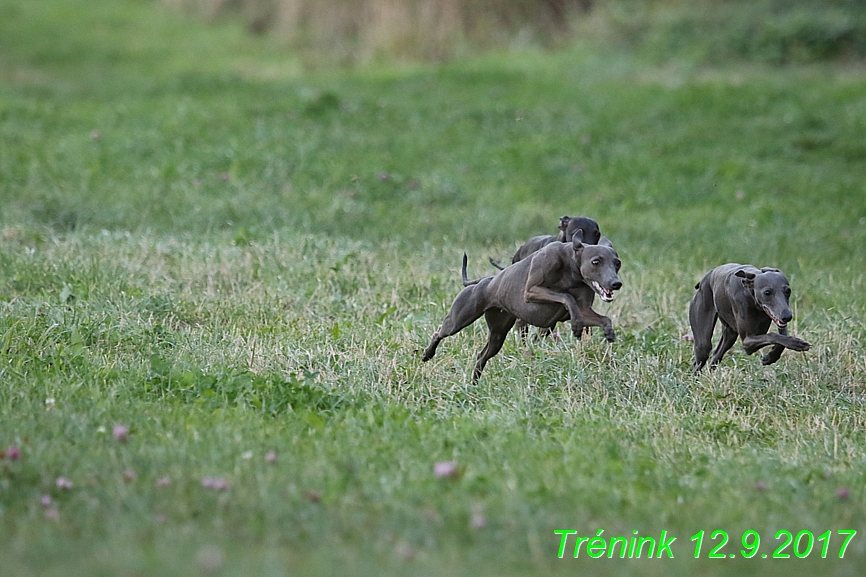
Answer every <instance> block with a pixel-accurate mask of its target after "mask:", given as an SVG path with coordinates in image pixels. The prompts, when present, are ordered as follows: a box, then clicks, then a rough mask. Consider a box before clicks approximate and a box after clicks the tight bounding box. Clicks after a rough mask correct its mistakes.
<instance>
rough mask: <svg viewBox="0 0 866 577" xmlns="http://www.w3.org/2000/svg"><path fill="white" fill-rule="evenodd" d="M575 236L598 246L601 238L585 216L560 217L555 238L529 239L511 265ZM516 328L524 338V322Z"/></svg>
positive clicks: (541, 332)
mask: <svg viewBox="0 0 866 577" xmlns="http://www.w3.org/2000/svg"><path fill="white" fill-rule="evenodd" d="M576 234H579V235H581V237H580V240H581V242H582V243H583V244H598V241H599V239H600V238H601V231H599V229H598V223H597V222H596V221H595V220H593V219H591V218H589V217H587V216H567V215H566V216H561V217H559V234H557V235H556V236H554V235H549V234H545V235H541V236H534V237H532V238H530V239H529V240H527V241H526V242H525V243H523V245H522V246H521V247H520V248H519V249H517V252H516V253H514V256H513V257H512V258H511V264H514V263H517V262H520V261H522V260H523V259H525V258H526V257H528V256H529V255H531V254H533V253H535V252H537V251H539V250H541V249H542V248H544V247H545V246H547V245H549V244H551V243H554V242H571V241H572V240H573V239H574V235H576ZM490 264H492V265H493V266H495V267H496V268H498V269H499V270H503V269H504V268H505V267H503V266H501V265H500V264H499V263H498V262H496V261H495V260H493V259H492V258H491V259H490ZM516 326H517V330H519V331H520V334H521V336H523V337H524V338H525V337H526V336H527V335H528V334H529V327H527V325H526V322H524V321H522V320H521V319H517V323H516ZM588 330H589V329H588V328H587V331H588ZM551 331H552V327H551V328H543V329H540V330H539V331H538V336H547V335H548V334H550V332H551Z"/></svg>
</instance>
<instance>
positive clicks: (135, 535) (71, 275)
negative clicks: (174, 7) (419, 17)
mask: <svg viewBox="0 0 866 577" xmlns="http://www.w3.org/2000/svg"><path fill="white" fill-rule="evenodd" d="M864 119H866V74H864V72H863V69H862V68H861V67H860V66H857V65H852V64H845V65H833V64H823V65H815V64H813V65H807V66H806V65H804V66H792V67H787V68H770V67H765V66H761V65H746V64H734V63H727V64H720V65H717V66H715V67H712V68H705V67H694V66H690V65H685V64H676V63H669V64H665V65H647V64H645V63H643V62H642V61H641V59H640V58H639V57H638V56H637V55H635V54H632V53H627V52H626V53H623V52H599V51H595V50H592V49H590V48H587V47H585V46H580V45H578V46H575V47H574V48H573V49H571V50H569V51H566V52H562V53H557V54H539V53H506V54H493V55H489V56H485V57H479V58H476V59H473V60H470V61H463V62H457V63H452V64H448V65H443V66H417V67H413V68H391V69H386V68H368V69H361V70H358V71H355V72H352V73H338V72H334V71H331V72H328V71H319V72H315V73H312V72H304V71H303V70H302V69H301V68H300V67H299V65H298V63H297V61H296V60H295V59H294V57H293V56H292V55H287V54H283V53H281V52H279V51H278V50H277V49H276V48H275V47H274V46H271V45H269V44H268V41H266V40H262V39H257V38H247V37H246V36H244V35H243V33H242V31H241V29H240V27H235V26H234V25H232V24H231V23H227V24H221V25H219V26H217V27H205V26H202V25H200V24H197V23H194V22H192V21H187V20H182V19H180V18H179V17H178V16H177V15H174V14H172V13H170V12H167V11H165V10H163V9H160V8H158V7H157V6H155V5H154V4H152V3H150V2H143V1H138V0H136V1H132V0H130V1H115V2H108V1H100V2H93V1H91V2H86V3H85V2H79V1H67V2H53V1H48V0H45V1H43V2H38V3H37V2H23V1H22V2H18V1H10V0H4V1H2V2H0V207H2V209H0V210H2V213H0V450H5V449H6V448H7V447H10V446H16V447H20V448H21V451H22V457H21V459H20V460H11V459H9V458H4V459H2V460H0V573H2V574H3V575H6V574H9V575H21V576H29V575H39V576H44V575H64V576H69V575H72V576H76V575H82V576H84V575H87V576H94V575H161V574H175V575H188V574H198V573H204V574H219V575H227V576H229V575H287V574H310V575H312V574H335V575H336V574H358V575H361V574H370V575H383V574H393V575H406V574H419V575H469V574H474V575H573V574H576V573H585V572H588V573H593V574H600V575H623V574H635V575H636V574H640V575H646V574H652V575H656V574H657V575H691V574H696V573H698V572H699V573H700V574H705V575H728V574H738V575H740V574H754V575H757V574H761V575H768V574H785V575H791V574H803V575H807V574H822V575H858V574H859V573H860V568H861V567H862V564H863V559H864V554H866V537H864V535H863V534H860V533H858V535H857V536H856V537H855V538H854V539H853V541H852V542H851V545H850V546H849V549H848V551H847V553H846V555H845V558H844V559H841V560H840V559H838V558H831V557H834V556H836V555H837V550H838V549H837V546H838V545H839V544H840V538H839V537H838V536H834V537H833V541H832V542H831V547H830V554H829V555H828V558H827V559H821V558H820V557H819V556H818V553H817V549H816V552H813V553H812V554H811V555H810V556H809V558H808V559H806V560H797V559H791V560H788V561H783V560H780V559H769V560H760V559H752V560H742V559H738V560H728V561H722V560H709V559H706V558H705V557H706V555H707V553H708V552H709V549H710V547H711V546H712V545H711V543H710V540H709V535H708V536H707V540H706V542H705V544H704V552H703V557H704V558H702V559H700V560H695V559H694V558H693V557H692V555H693V551H694V548H693V543H691V542H690V541H689V538H690V537H691V536H692V535H694V534H695V533H696V532H698V531H699V530H705V531H707V532H708V534H709V532H711V531H713V530H715V529H723V530H725V531H727V532H728V533H729V534H730V535H731V539H732V541H731V544H730V545H728V546H727V548H726V549H724V552H725V553H728V554H730V553H737V554H739V550H740V549H741V548H742V547H741V543H740V536H741V535H742V533H743V532H744V531H746V530H750V529H752V530H756V531H759V532H760V534H761V537H762V551H766V552H768V553H770V554H772V550H773V549H775V548H776V547H777V546H778V545H779V543H780V542H778V541H776V540H774V539H773V536H774V534H775V533H776V532H777V531H779V530H784V529H787V530H789V531H792V532H793V533H794V534H796V533H797V532H798V531H800V530H804V529H808V530H811V531H812V532H813V533H814V534H815V536H818V535H820V534H821V533H823V532H824V531H827V530H833V531H836V530H844V529H857V530H858V531H864V530H866V529H864V518H866V517H864V514H866V494H864V488H866V479H864V475H863V471H864V467H866V443H864V423H866V407H864V393H863V383H864V380H866V348H864V330H863V326H864V320H866V298H864V297H863V295H864V289H866V287H864V280H863V270H864V267H866V249H864V248H863V247H864V245H866V244H864V243H866V185H864V183H866V145H864V140H863V134H864V129H866V126H864V124H866V120H864ZM562 214H585V215H590V216H593V217H594V218H596V219H597V220H598V221H599V223H600V225H601V229H602V231H603V232H604V233H605V234H606V235H607V236H609V237H610V238H611V239H612V240H613V242H614V243H615V245H616V247H617V250H618V251H619V253H620V256H621V257H622V260H623V263H624V264H623V268H622V271H621V276H622V279H623V282H624V283H625V286H624V288H623V290H622V291H621V294H620V295H619V296H618V297H617V300H616V301H615V303H613V304H611V305H606V304H602V303H597V305H596V309H597V310H599V311H600V312H602V313H604V314H608V315H610V316H611V317H612V318H613V320H614V325H615V328H616V330H617V334H618V337H619V338H618V340H617V342H616V343H615V344H613V345H608V344H606V343H605V342H604V341H603V339H602V338H601V336H600V335H599V334H597V333H596V334H593V335H592V337H591V338H589V339H585V340H584V341H583V342H580V343H577V344H575V342H574V341H573V339H572V338H571V337H570V336H569V335H568V334H567V331H562V333H563V338H562V339H561V340H545V341H540V342H529V343H521V342H519V340H518V339H517V338H515V337H512V338H510V339H509V340H508V342H507V343H506V346H505V348H504V350H503V352H502V353H501V354H500V355H499V356H497V357H495V358H494V359H493V360H492V361H491V362H490V363H489V364H488V367H487V369H486V370H485V373H484V376H483V378H482V379H481V381H480V382H479V383H477V384H473V383H471V381H470V378H469V377H470V374H471V368H472V365H473V359H474V353H475V351H476V350H478V349H480V348H481V346H482V345H483V342H484V338H485V328H484V326H483V323H478V324H477V326H475V327H473V328H472V329H469V330H466V331H464V333H461V334H460V335H458V336H455V337H453V338H451V339H448V340H446V341H444V342H443V344H442V345H441V346H440V349H439V352H438V354H437V356H436V357H435V359H433V360H432V361H431V362H429V363H426V364H422V363H421V362H420V360H419V359H418V355H417V351H418V350H419V349H421V348H423V347H424V346H426V344H427V342H428V339H429V337H430V335H431V334H432V332H433V330H435V328H436V326H437V325H438V324H439V322H440V321H441V319H442V318H443V317H444V315H445V314H446V312H447V309H448V307H449V305H450V303H451V301H452V299H453V297H454V296H455V295H456V294H457V292H458V290H459V288H460V282H459V277H458V274H459V271H458V268H459V263H460V255H461V252H462V251H463V250H466V251H467V252H468V253H469V256H470V275H473V276H478V275H482V274H486V273H488V272H490V270H491V269H490V268H489V265H487V263H486V259H487V257H488V256H494V257H497V258H508V256H510V254H511V253H512V252H513V250H514V249H515V248H516V247H517V246H518V245H519V244H520V243H521V242H522V241H523V240H525V238H526V237H528V236H530V235H534V234H542V233H552V232H555V226H556V224H557V222H558V218H559V216H560V215H562ZM728 261H739V262H751V263H754V264H756V265H759V266H767V265H773V266H778V267H779V268H781V269H782V270H784V271H785V272H786V273H787V274H788V276H789V278H790V279H791V282H792V287H793V291H794V299H793V300H794V306H795V319H796V320H795V323H794V324H793V325H792V333H793V334H795V335H797V336H801V337H803V338H805V339H806V340H809V341H810V342H812V343H813V348H812V350H811V351H809V352H808V353H805V354H795V353H786V354H785V355H784V356H783V357H782V360H781V361H780V362H779V363H778V364H776V365H773V366H772V367H762V366H761V365H760V361H759V359H757V358H753V357H747V356H745V355H744V354H743V353H742V350H741V348H740V347H739V345H737V346H736V347H735V350H734V351H732V353H731V354H729V356H728V357H727V358H726V359H725V361H724V362H723V366H722V367H720V368H719V370H718V371H716V372H715V373H712V374H709V373H707V374H702V375H700V376H698V377H695V376H694V375H692V374H691V371H690V368H689V363H690V354H691V351H690V343H688V342H687V341H685V340H683V339H681V335H683V334H684V333H686V332H688V330H689V329H688V321H687V316H686V310H687V305H688V301H689V298H690V297H691V295H692V292H693V286H694V283H695V282H696V281H697V280H698V279H699V278H700V277H701V275H702V274H703V273H704V272H705V271H706V270H707V269H709V268H710V267H712V266H715V265H717V264H721V263H723V262H728ZM116 424H123V425H127V426H129V427H130V435H129V441H128V442H127V443H118V442H117V441H115V439H114V437H113V435H112V429H113V427H114V426H115V425H116ZM271 450H273V451H276V453H277V460H276V462H267V461H266V460H265V455H266V453H267V452H268V451H271ZM448 460H453V461H455V462H456V463H457V466H458V470H459V475H458V476H457V477H455V478H445V479H439V478H436V477H435V476H434V474H433V465H434V463H436V462H440V461H448ZM127 469H132V470H134V471H135V477H136V478H135V479H134V480H129V482H125V481H124V478H123V475H124V471H127ZM60 476H63V477H65V478H68V479H70V480H71V481H72V482H73V485H74V486H73V488H72V489H68V490H63V489H59V488H58V487H57V486H56V484H55V481H56V479H57V478H58V477H60ZM162 477H168V478H169V479H170V484H169V485H168V486H163V487H158V486H157V479H160V478H162ZM205 477H218V478H222V479H225V480H226V481H228V483H229V484H230V488H229V489H228V490H225V491H215V490H212V489H208V488H205V487H203V486H202V483H201V481H202V479H203V478H205ZM759 482H760V483H762V484H763V485H764V486H765V487H766V488H765V489H764V490H759V489H758V488H757V487H758V483H759ZM840 488H845V489H847V491H848V498H847V499H841V498H840V497H839V496H838V491H839V490H840ZM43 495H49V496H50V497H51V499H52V504H51V505H50V506H49V507H47V508H46V507H43V506H42V505H41V504H40V499H41V497H42V496H43ZM55 510H56V516H57V517H58V518H57V519H53V518H51V517H53V516H55ZM46 511H48V515H47V516H46ZM479 515H481V516H483V518H484V520H485V523H484V525H485V526H483V527H474V526H473V517H474V521H475V523H474V525H478V524H479V523H478V521H479ZM602 528H603V529H604V530H605V534H604V535H605V536H613V535H627V536H629V535H632V531H635V530H637V531H639V532H640V534H654V535H658V533H660V532H661V531H662V530H667V531H669V532H670V533H672V534H674V535H676V536H677V538H678V539H677V541H676V543H675V544H674V546H673V551H674V553H675V558H674V559H673V560H653V561H649V560H646V559H641V560H633V561H628V560H619V559H616V560H591V559H584V558H581V559H578V560H573V559H562V560H560V559H557V558H556V554H557V548H558V545H559V542H558V537H557V536H556V535H554V533H553V531H554V530H557V529H575V530H577V531H579V532H580V534H581V535H595V533H596V532H597V531H598V530H599V529H602ZM787 552H788V553H793V550H792V549H789V550H788V551H787Z"/></svg>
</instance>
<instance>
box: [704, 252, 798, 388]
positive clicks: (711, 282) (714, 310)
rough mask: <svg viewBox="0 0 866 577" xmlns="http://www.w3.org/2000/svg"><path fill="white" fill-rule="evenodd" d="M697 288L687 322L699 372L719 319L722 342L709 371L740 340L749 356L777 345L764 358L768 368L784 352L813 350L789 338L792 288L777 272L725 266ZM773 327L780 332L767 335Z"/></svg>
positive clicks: (706, 277) (711, 272) (705, 278)
mask: <svg viewBox="0 0 866 577" xmlns="http://www.w3.org/2000/svg"><path fill="white" fill-rule="evenodd" d="M695 288H696V289H697V292H696V293H695V296H694V298H692V302H691V305H690V306H689V323H690V324H691V325H692V335H693V336H694V338H695V361H694V369H695V371H699V370H701V369H702V368H703V367H704V365H705V364H706V362H707V359H708V358H709V356H710V348H711V347H712V338H713V328H715V326H716V319H720V320H721V321H722V338H721V340H720V341H719V344H718V345H716V350H715V351H714V352H713V358H712V359H710V368H711V369H714V368H715V367H716V365H718V364H719V362H720V361H721V360H722V357H723V356H725V353H726V352H728V349H730V348H731V347H732V346H734V343H735V342H736V341H737V337H738V336H739V337H740V338H741V339H742V341H743V349H745V351H746V354H748V355H751V354H752V353H754V352H756V351H757V350H759V349H761V348H762V347H765V346H767V345H773V348H772V349H770V351H769V352H768V353H767V354H765V355H764V356H763V358H762V359H761V361H762V362H763V363H764V364H765V365H771V364H773V363H775V362H776V361H778V360H779V357H781V356H782V352H783V351H784V350H785V349H786V348H787V349H791V350H792V351H808V350H809V347H810V346H811V345H810V344H809V343H807V342H806V341H804V340H802V339H798V338H796V337H791V336H788V328H787V326H788V323H789V322H791V319H792V318H793V315H792V314H791V308H790V306H789V305H788V299H789V298H790V297H791V287H790V286H789V284H788V279H787V278H785V275H784V274H782V271H780V270H779V269H775V268H762V269H757V268H755V267H753V266H752V265H749V264H736V263H730V264H725V265H722V266H720V267H717V268H714V269H713V270H711V271H710V272H708V273H707V274H706V275H704V278H702V279H701V281H700V282H699V283H698V284H696V285H695ZM770 323H775V324H776V326H777V327H778V328H779V334H767V331H768V330H769V328H770Z"/></svg>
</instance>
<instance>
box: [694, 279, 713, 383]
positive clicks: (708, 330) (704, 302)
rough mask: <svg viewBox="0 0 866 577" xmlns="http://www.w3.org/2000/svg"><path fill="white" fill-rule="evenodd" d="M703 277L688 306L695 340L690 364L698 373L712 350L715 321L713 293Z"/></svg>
mask: <svg viewBox="0 0 866 577" xmlns="http://www.w3.org/2000/svg"><path fill="white" fill-rule="evenodd" d="M706 280H707V277H706V276H705V277H704V278H703V279H702V280H701V282H699V283H698V284H697V286H695V288H696V289H697V292H696V293H695V296H694V297H692V302H691V303H690V304H689V324H690V325H691V327H692V337H694V339H695V360H694V362H693V363H692V366H693V368H694V370H695V371H696V372H697V371H700V370H701V369H702V368H704V365H705V364H706V363H707V359H708V358H710V351H711V350H712V348H713V329H714V328H715V326H716V320H717V319H718V318H719V317H718V315H717V314H716V307H715V304H714V302H713V291H712V289H711V288H710V286H709V283H708V282H706Z"/></svg>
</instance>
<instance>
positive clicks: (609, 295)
mask: <svg viewBox="0 0 866 577" xmlns="http://www.w3.org/2000/svg"><path fill="white" fill-rule="evenodd" d="M590 286H591V287H592V290H594V291H595V293H596V294H597V295H598V297H599V298H600V299H601V300H603V301H604V302H606V303H609V302H611V301H612V300H613V291H612V290H610V289H606V288H604V287H603V286H601V285H600V284H598V282H597V281H592V284H591V285H590Z"/></svg>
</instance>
